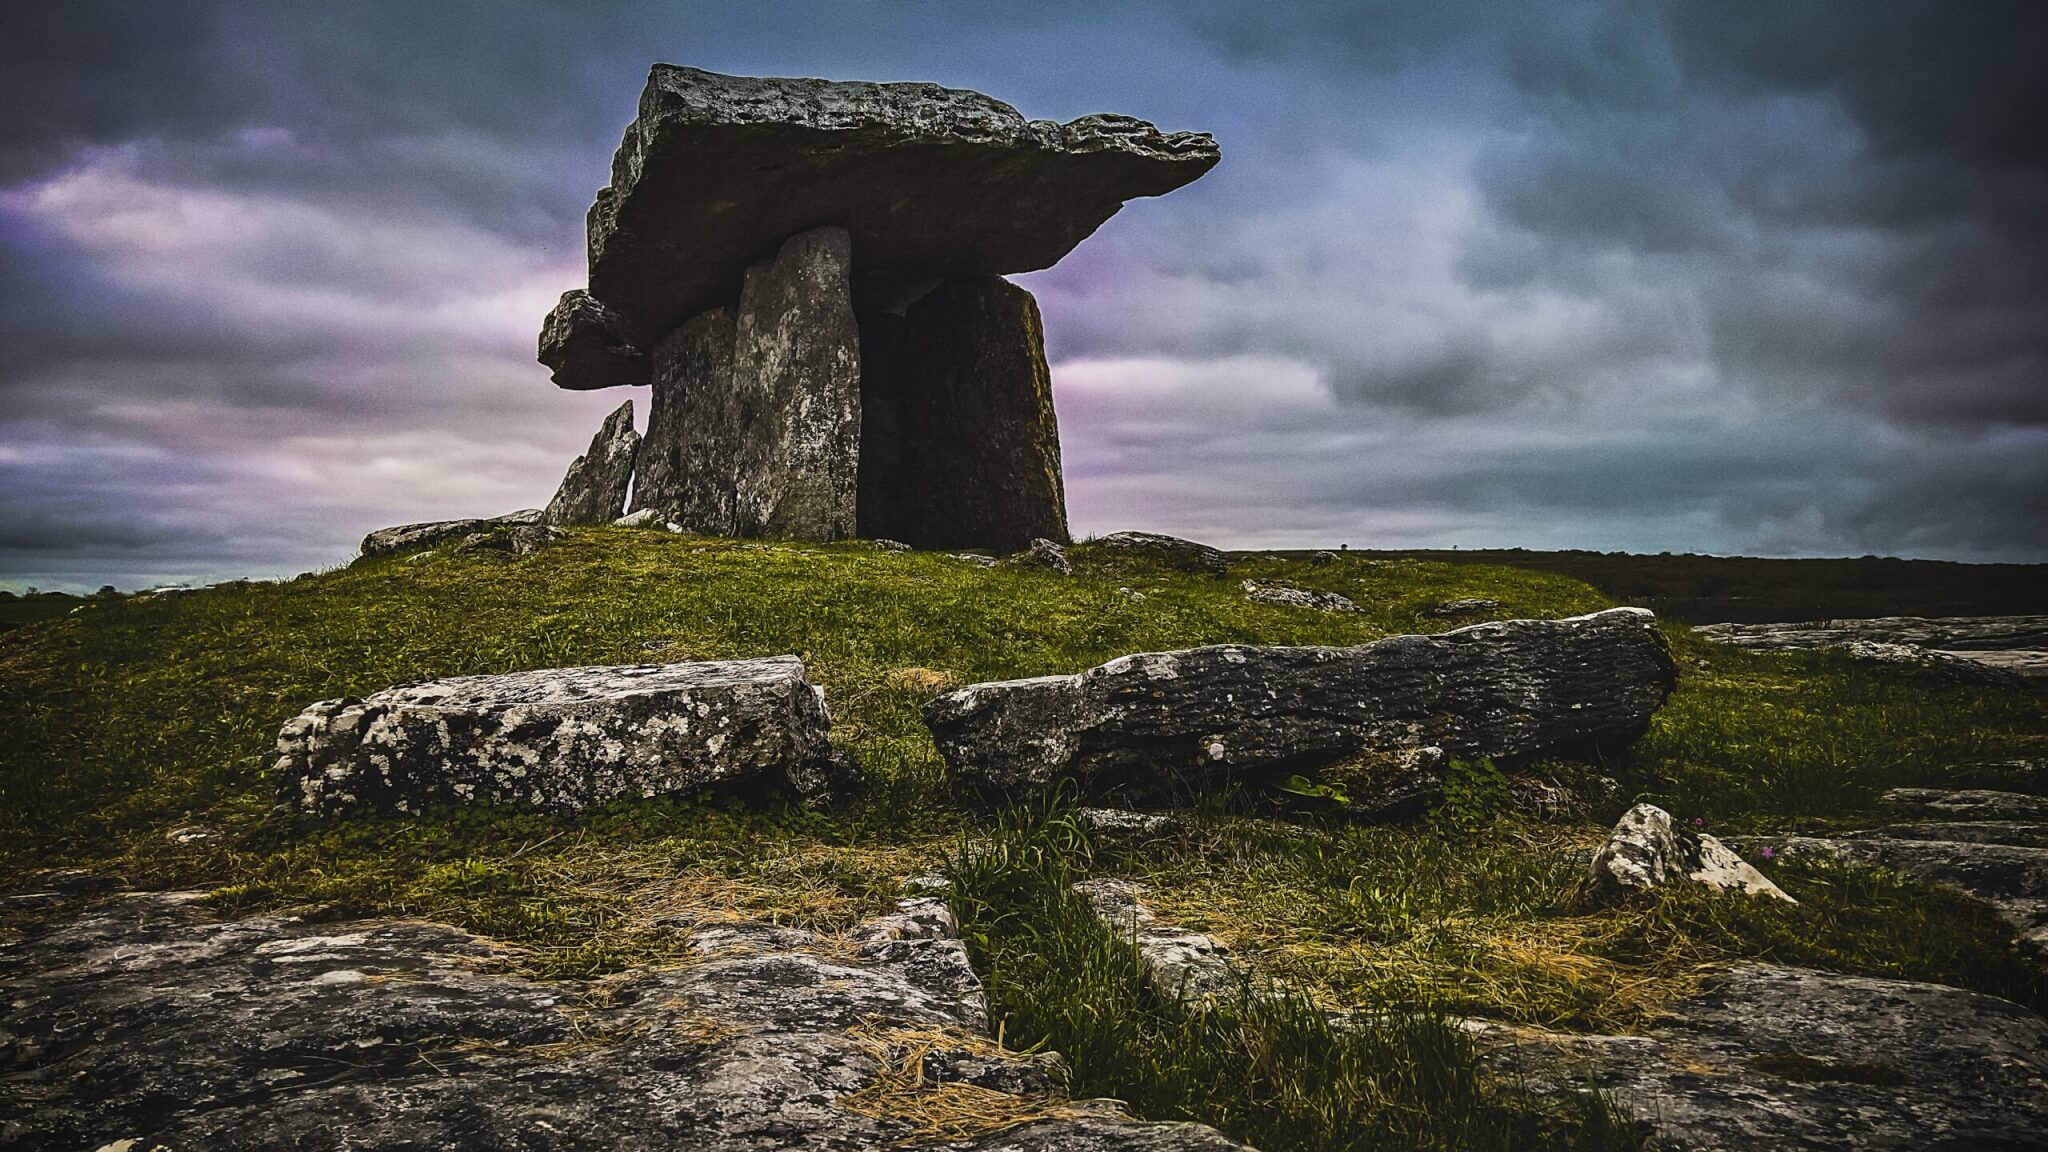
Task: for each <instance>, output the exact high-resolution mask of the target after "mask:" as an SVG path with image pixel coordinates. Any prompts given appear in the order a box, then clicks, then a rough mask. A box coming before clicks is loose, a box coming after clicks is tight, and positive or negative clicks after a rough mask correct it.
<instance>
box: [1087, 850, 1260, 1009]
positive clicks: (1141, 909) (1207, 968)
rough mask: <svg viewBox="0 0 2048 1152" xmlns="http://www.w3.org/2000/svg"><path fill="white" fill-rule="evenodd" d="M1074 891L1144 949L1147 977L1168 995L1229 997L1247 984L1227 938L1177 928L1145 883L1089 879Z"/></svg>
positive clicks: (1141, 954) (1196, 999)
mask: <svg viewBox="0 0 2048 1152" xmlns="http://www.w3.org/2000/svg"><path fill="white" fill-rule="evenodd" d="M1074 891H1076V892H1078V893H1080V894H1081V895H1082V896H1084V897H1086V898H1087V900H1088V903H1089V904H1091V905H1093V906H1094V908H1095V914H1096V915H1097V916H1099V917H1101V918H1102V921H1103V922H1104V923H1105V924H1108V925H1109V926H1110V928H1111V929H1112V930H1114V931H1115V932H1116V933H1117V934H1118V935H1119V936H1122V937H1124V938H1126V939H1129V940H1130V941H1131V943H1132V946H1134V947H1135V948H1136V949H1137V950H1138V963H1139V964H1140V965H1142V966H1143V968H1144V971H1145V980H1146V982H1147V983H1149V984H1151V985H1152V987H1153V988H1154V989H1155V990H1156V991H1158V993H1159V994H1160V995H1162V996H1165V997H1168V998H1169V999H1175V1000H1180V1001H1182V1002H1185V1003H1202V1002H1211V1003H1218V1002H1228V1001H1229V1000H1231V999H1232V998H1233V997H1234V996H1236V995H1237V994H1238V993H1240V992H1242V991H1243V990H1244V988H1245V986H1246V983H1245V979H1244V977H1242V976H1240V975H1239V974H1238V970H1237V968H1236V966H1235V965H1234V964H1232V963H1231V959H1230V948H1229V946H1228V945H1226V944H1224V943H1223V942H1222V941H1219V940H1217V939H1216V938H1214V937H1212V936H1206V935H1204V934H1202V933H1200V932H1194V931H1190V930H1188V929H1186V928H1176V927H1174V926H1173V925H1171V924H1167V923H1165V922H1164V921H1162V920H1160V919H1159V917H1158V916H1156V915H1154V914H1153V912H1152V910H1151V909H1150V908H1147V907H1146V906H1145V902H1144V896H1145V886H1144V885H1142V884H1138V883H1134V882H1132V881H1129V880H1116V879H1107V878H1105V879H1097V880H1083V881H1081V882H1080V883H1079V884H1076V885H1074Z"/></svg>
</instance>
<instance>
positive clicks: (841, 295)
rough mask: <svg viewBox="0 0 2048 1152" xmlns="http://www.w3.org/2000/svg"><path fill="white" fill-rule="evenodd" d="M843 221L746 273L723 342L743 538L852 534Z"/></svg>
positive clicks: (854, 372) (853, 425)
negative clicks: (727, 344)
mask: <svg viewBox="0 0 2048 1152" xmlns="http://www.w3.org/2000/svg"><path fill="white" fill-rule="evenodd" d="M852 258H853V251H852V246H851V244H850V242H849V241H848V239H847V234H846V230H845V229H843V228H815V229H812V230H811V231H809V232H803V233H800V234H798V235H795V236H792V237H790V238H789V239H788V241H786V242H785V243H784V244H783V245H782V249H781V251H780V252H778V253H777V254H776V257H775V259H774V260H773V261H770V262H768V263H765V264H756V265H754V266H753V267H752V268H749V269H747V281H746V287H745V288H744V289H743V290H742V291H741V293H740V309H739V321H738V327H737V331H736V332H735V333H734V337H733V367H732V374H733V385H732V391H733V394H734V396H735V398H736V400H737V402H738V409H739V421H740V440H739V451H738V453H737V459H736V460H735V463H736V464H737V466H738V476H737V482H736V484H735V491H734V500H733V526H734V529H735V531H736V532H737V533H738V534H739V535H741V536H771V537H785V538H792V539H797V540H839V539H844V538H846V537H849V536H852V535H854V534H855V532H856V531H858V527H859V525H858V521H857V519H856V517H855V511H854V501H855V497H856V494H857V485H858V479H859V467H860V330H859V328H858V327H857V326H856V325H855V323H854V318H853V296H852V293H851V291H850V289H849V283H848V279H847V277H848V273H849V271H850V270H851V267H852Z"/></svg>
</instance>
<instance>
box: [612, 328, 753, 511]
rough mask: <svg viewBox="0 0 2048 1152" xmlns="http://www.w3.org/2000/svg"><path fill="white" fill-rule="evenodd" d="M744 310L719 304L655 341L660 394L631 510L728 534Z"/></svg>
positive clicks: (649, 417)
mask: <svg viewBox="0 0 2048 1152" xmlns="http://www.w3.org/2000/svg"><path fill="white" fill-rule="evenodd" d="M737 327H738V316H737V315H736V314H735V313H734V311H733V310H732V309H731V308H714V309H712V310H711V311H709V312H705V313H703V314H702V315H699V316H696V317H694V318H692V319H691V320H690V322H689V323H687V324H685V325H683V326H682V327H680V328H678V329H676V330H675V331H673V332H671V333H669V334H668V335H667V336H665V337H663V338H662V340H661V342H660V343H658V344H656V345H655V346H654V399H653V401H652V407H651V408H650V409H649V411H648V415H647V439H646V440H645V441H644V442H642V443H641V445H640V456H639V461H638V464H637V465H636V471H635V474H634V477H633V508H634V509H635V510H639V509H643V508H647V509H656V510H659V511H661V512H662V513H663V514H664V515H665V516H667V517H668V520H669V522H671V523H675V524H680V525H681V526H682V527H683V528H684V529H686V530H688V531H691V532H697V533H701V534H703V535H706V536H730V535H733V533H734V530H735V525H734V520H733V499H734V490H735V487H736V486H737V484H738V483H739V473H738V463H739V457H740V441H741V428H742V427H743V425H742V417H741V412H740V395H739V392H738V389H737V387H736V386H735V384H734V381H733V340H734V336H735V334H736V330H737Z"/></svg>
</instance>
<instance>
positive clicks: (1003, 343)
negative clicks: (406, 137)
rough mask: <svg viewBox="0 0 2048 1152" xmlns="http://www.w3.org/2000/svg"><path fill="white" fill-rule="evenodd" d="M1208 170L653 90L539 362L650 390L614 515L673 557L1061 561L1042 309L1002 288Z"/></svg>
mask: <svg viewBox="0 0 2048 1152" xmlns="http://www.w3.org/2000/svg"><path fill="white" fill-rule="evenodd" d="M1216 161H1217V151H1216V144H1215V141H1214V140H1213V139H1211V138H1210V137H1209V136H1208V135H1207V134H1206V133H1198V132H1176V133H1165V132H1161V131H1159V130H1158V129H1157V128H1154V127H1153V126H1152V125H1150V124H1148V123H1145V122H1144V121H1142V120H1136V119H1132V118H1131V117H1128V116H1114V115H1095V116H1083V117H1081V118H1080V119H1078V120H1073V121H1070V122H1068V123H1065V124H1059V123H1054V122H1052V121H1048V120H1026V119H1024V117H1023V116H1021V115H1019V114H1018V113H1017V111H1016V110H1015V109H1014V108H1011V107H1010V106H1009V105H1007V104H1004V103H1002V102H1000V101H997V100H994V99H991V98H989V97H987V96H983V95H981V94H980V93H977V92H968V91H962V90H959V89H952V88H941V87H939V86H938V85H935V84H869V83H851V82H834V81H826V80H807V79H772V78H761V77H747V76H722V75H719V74H717V73H712V72H704V71H701V70H699V69H695V68H682V67H676V66H674V65H668V64H657V65H655V66H654V69H653V72H652V74H651V75H650V76H649V77H648V81H647V88H646V90H645V91H644V92H643V93H642V94H641V97H640V110H639V115H638V117H637V118H636V119H635V120H634V121H633V123H632V125H631V126H630V127H628V128H627V130H626V136H625V139H624V141H623V142H621V143H620V145H619V150H618V152H617V154H616V155H615V156H614V157H613V158H612V175H611V185H610V186H609V187H607V188H604V189H603V190H601V191H599V192H598V194H597V202H596V203H595V204H594V205H592V206H591V209H590V218H589V257H590V287H589V290H587V291H585V290H581V289H578V290H576V291H572V292H568V293H565V294H564V295H563V296H562V299H561V302H560V303H559V304H557V305H556V306H555V309H554V311H553V312H551V313H549V314H548V317H547V320H546V321H545V322H544V323H543V325H542V326H541V335H540V360H541V362H542V363H543V364H546V365H547V366H548V367H549V368H550V369H552V370H553V375H554V382H555V383H556V384H557V385H559V386H560V387H563V388H569V389H578V390H581V389H591V388H609V387H614V386H618V385H625V384H651V385H652V386H653V390H654V396H653V402H652V410H651V413H650V415H649V417H648V428H647V435H646V437H645V439H644V441H643V442H642V443H641V444H640V445H639V448H638V452H637V455H636V458H635V463H634V476H633V495H632V505H631V506H632V510H633V511H636V512H637V511H639V510H641V509H655V510H658V511H659V512H660V513H661V514H662V516H663V518H664V519H666V520H667V521H668V522H670V523H673V524H676V525H678V526H679V527H682V528H685V529H688V530H690V531H693V532H702V533H706V534H711V535H722V536H758V537H775V538H784V539H797V540H837V539H843V538H846V537H851V536H869V537H878V538H881V537H886V538H891V539H896V540H902V541H906V542H908V543H910V544H912V545H915V546H917V547H921V548H977V547H978V548H990V549H995V550H998V551H1016V550H1019V549H1022V548H1024V547H1025V546H1026V545H1027V544H1028V543H1029V542H1030V541H1031V540H1032V539H1034V538H1038V537H1043V538H1046V539H1051V540H1062V541H1063V540H1066V539H1067V538H1068V533H1067V516H1066V498H1065V492H1064V486H1063V482H1062V479H1061V474H1060V449H1059V426H1058V422H1057V420H1056V418H1055V417H1054V414H1053V405H1052V389H1051V382H1050V378H1049V375H1048V373H1047V370H1046V362H1045V347H1044V335H1043V331H1042V329H1041V326H1040V321H1039V314H1038V305H1037V302H1036V301H1035V300H1033V299H1032V297H1031V294H1030V293H1029V292H1026V291H1025V290H1024V289H1022V288H1019V287H1017V286H1016V285H1014V284H1011V283H1010V282H1008V281H1006V280H1004V279H1003V275H1004V274H1005V273H1013V272H1029V271H1033V270H1036V269H1040V268H1046V267H1050V266H1051V265H1052V264H1054V263H1055V262H1057V261H1058V260H1059V259H1060V258H1061V257H1062V256H1064V255H1066V254H1067V253H1068V252H1069V251H1071V250H1072V249H1073V247H1074V246H1075V245H1076V244H1079V243H1080V242H1081V241H1082V240H1084V239H1086V238H1087V237H1088V235H1089V234H1090V233H1092V232H1094V231H1095V229H1096V228H1098V227H1100V226H1101V224H1102V222H1103V221H1105V220H1107V219H1109V217H1111V216H1112V215H1115V213H1116V211H1117V209H1119V208H1121V207H1122V206H1123V204H1124V201H1126V200H1129V199H1131V198H1133V197H1137V196H1158V195H1162V194H1164V193H1167V192H1171V191H1173V190H1174V189H1175V188H1178V187H1180V186H1181V185H1183V184H1186V183H1188V182H1189V181H1191V180H1194V179H1195V178H1196V177H1199V176H1200V175H1202V174H1203V173H1204V172H1207V171H1208V170H1209V169H1210V168H1211V167H1213V166H1215V164H1216ZM594 447H595V446H594ZM607 479H608V477H607ZM574 495H575V494H573V493H571V494H568V495H566V496H561V497H558V498H557V499H558V501H564V502H573V499H574ZM605 495H606V499H607V500H608V499H609V491H607V493H606V494H605ZM587 503H593V504H594V503H595V502H587ZM592 515H594V514H592Z"/></svg>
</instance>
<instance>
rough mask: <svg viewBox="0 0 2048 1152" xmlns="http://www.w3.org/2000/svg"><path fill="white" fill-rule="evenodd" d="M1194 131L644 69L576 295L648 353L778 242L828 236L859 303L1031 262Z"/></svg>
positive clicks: (728, 293)
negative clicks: (588, 297) (853, 277)
mask: <svg viewBox="0 0 2048 1152" xmlns="http://www.w3.org/2000/svg"><path fill="white" fill-rule="evenodd" d="M1216 160H1217V151H1216V144H1215V141H1214V140H1212V139H1211V138H1210V137H1209V136H1208V135H1206V134H1202V133H1187V132H1182V133H1172V134H1168V133H1162V132H1160V131H1159V130H1158V129H1156V128H1154V127H1153V126H1152V125H1150V124H1147V123H1145V122H1144V121H1142V120H1135V119H1132V118H1130V117H1128V116H1110V115H1097V116H1084V117H1082V118H1081V119H1078V120H1075V121H1073V122H1071V123H1068V124H1055V123H1052V122H1050V121H1043V120H1037V121H1032V120H1026V119H1024V117H1022V116H1021V115H1019V114H1018V113H1017V111H1016V109H1014V108H1011V107H1010V106H1009V105H1007V104H1004V103H1002V102H1001V101H999V100H994V99H991V98H989V97H987V96H984V95H981V94H980V93H978V92H967V91H961V90H958V89H949V88H941V87H939V86H938V85H935V84H869V83H857V82H834V81H827V80H812V79H782V78H769V77H753V76H723V75H719V74H717V73H713V72H705V71H701V70H699V69H696V68H682V67H676V66H674V65H669V64H657V65H655V66H654V69H653V70H652V72H651V73H650V74H649V76H648V80H647V87H646V89H645V91H643V92H642V94H641V97H640V107H639V115H638V117H637V118H636V119H635V120H634V121H633V123H632V124H631V125H630V126H629V127H628V128H627V129H626V134H625V138H624V140H622V141H621V142H620V144H619V149H618V152H617V154H616V155H615V156H614V157H613V159H612V174H611V185H610V186H609V187H607V188H605V189H604V190H603V191H601V192H599V193H598V195H597V202H596V203H595V204H594V205H592V207H591V209H590V219H589V244H590V251H589V263H590V290H591V292H592V294H594V295H595V296H596V297H597V298H598V299H600V300H603V301H604V302H605V303H606V304H608V305H610V306H611V307H612V308H615V309H617V310H618V311H619V312H620V313H621V314H623V315H624V316H625V317H626V319H627V322H628V323H629V325H630V326H631V328H632V330H633V331H634V332H636V333H639V334H640V335H641V337H643V338H648V339H651V338H653V337H654V336H657V335H659V334H661V333H665V332H667V331H669V330H670V329H672V328H674V327H676V326H677V325H679V324H681V323H683V322H684V321H685V320H688V319H689V318H690V317H692V316H695V315H697V314H698V313H699V312H702V311H704V310H705V309H707V308H712V307H716V306H719V305H722V304H727V303H730V302H731V301H732V300H733V299H735V298H737V297H738V296H739V294H740V283H741V280H742V279H743V278H744V276H745V274H746V272H747V269H748V267H749V266H750V265H751V264H753V263H754V262H755V261H756V260H759V259H760V258H761V256H762V254H763V253H767V252H772V251H774V250H775V248H776V246H778V245H780V244H781V243H782V242H783V241H784V239H785V238H787V237H790V236H793V235H796V234H797V233H799V232H803V231H805V230H806V229H810V228H815V227H817V226H818V225H819V224H823V223H832V224H835V225H838V226H840V227H842V228H844V229H845V230H846V231H847V232H848V233H849V234H850V236H851V238H852V246H853V250H854V252H855V253H856V254H857V255H858V258H859V262H860V267H859V272H860V278H861V286H860V287H861V294H862V295H863V297H864V298H873V299H876V300H877V301H879V302H881V303H883V304H884V305H888V304H890V303H891V302H893V301H897V300H902V299H908V298H911V297H913V296H914V294H915V293H916V292H917V291H919V290H920V289H921V288H922V287H926V286H929V285H930V284H932V283H936V282H937V281H939V280H942V279H945V278H947V277H955V276H994V275H1001V274H1003V273H1005V272H1029V271H1033V270H1036V269H1039V268H1046V267H1050V266H1051V265H1052V264H1053V263H1054V262H1056V261H1058V260H1059V258H1060V257H1062V256H1064V255H1066V254H1067V252H1068V251H1069V250H1071V249H1072V248H1073V247H1074V246H1075V245H1076V244H1078V243H1080V242H1081V241H1082V240H1083V239H1085V238H1086V237H1087V236H1088V235H1089V234H1090V233H1092V232H1094V231H1095V229H1096V228H1097V227H1099V226H1100V225H1101V224H1102V222H1103V221H1104V220H1107V219H1108V218H1109V217H1110V216H1112V215H1114V214H1115V213H1116V211H1117V209H1119V208H1121V207H1122V206H1123V203H1124V201H1126V200H1129V199H1132V198H1133V197H1138V196H1158V195H1162V194H1164V193H1166V192H1170V191H1172V190H1174V189H1175V188H1178V187H1180V186H1181V185H1183V184H1186V183H1188V182H1189V181H1191V180H1193V179H1195V178H1196V177H1198V176H1200V175H1202V174H1203V173H1204V172H1207V171H1208V170H1209V169H1210V168H1211V167H1213V166H1214V165H1215V164H1216Z"/></svg>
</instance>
